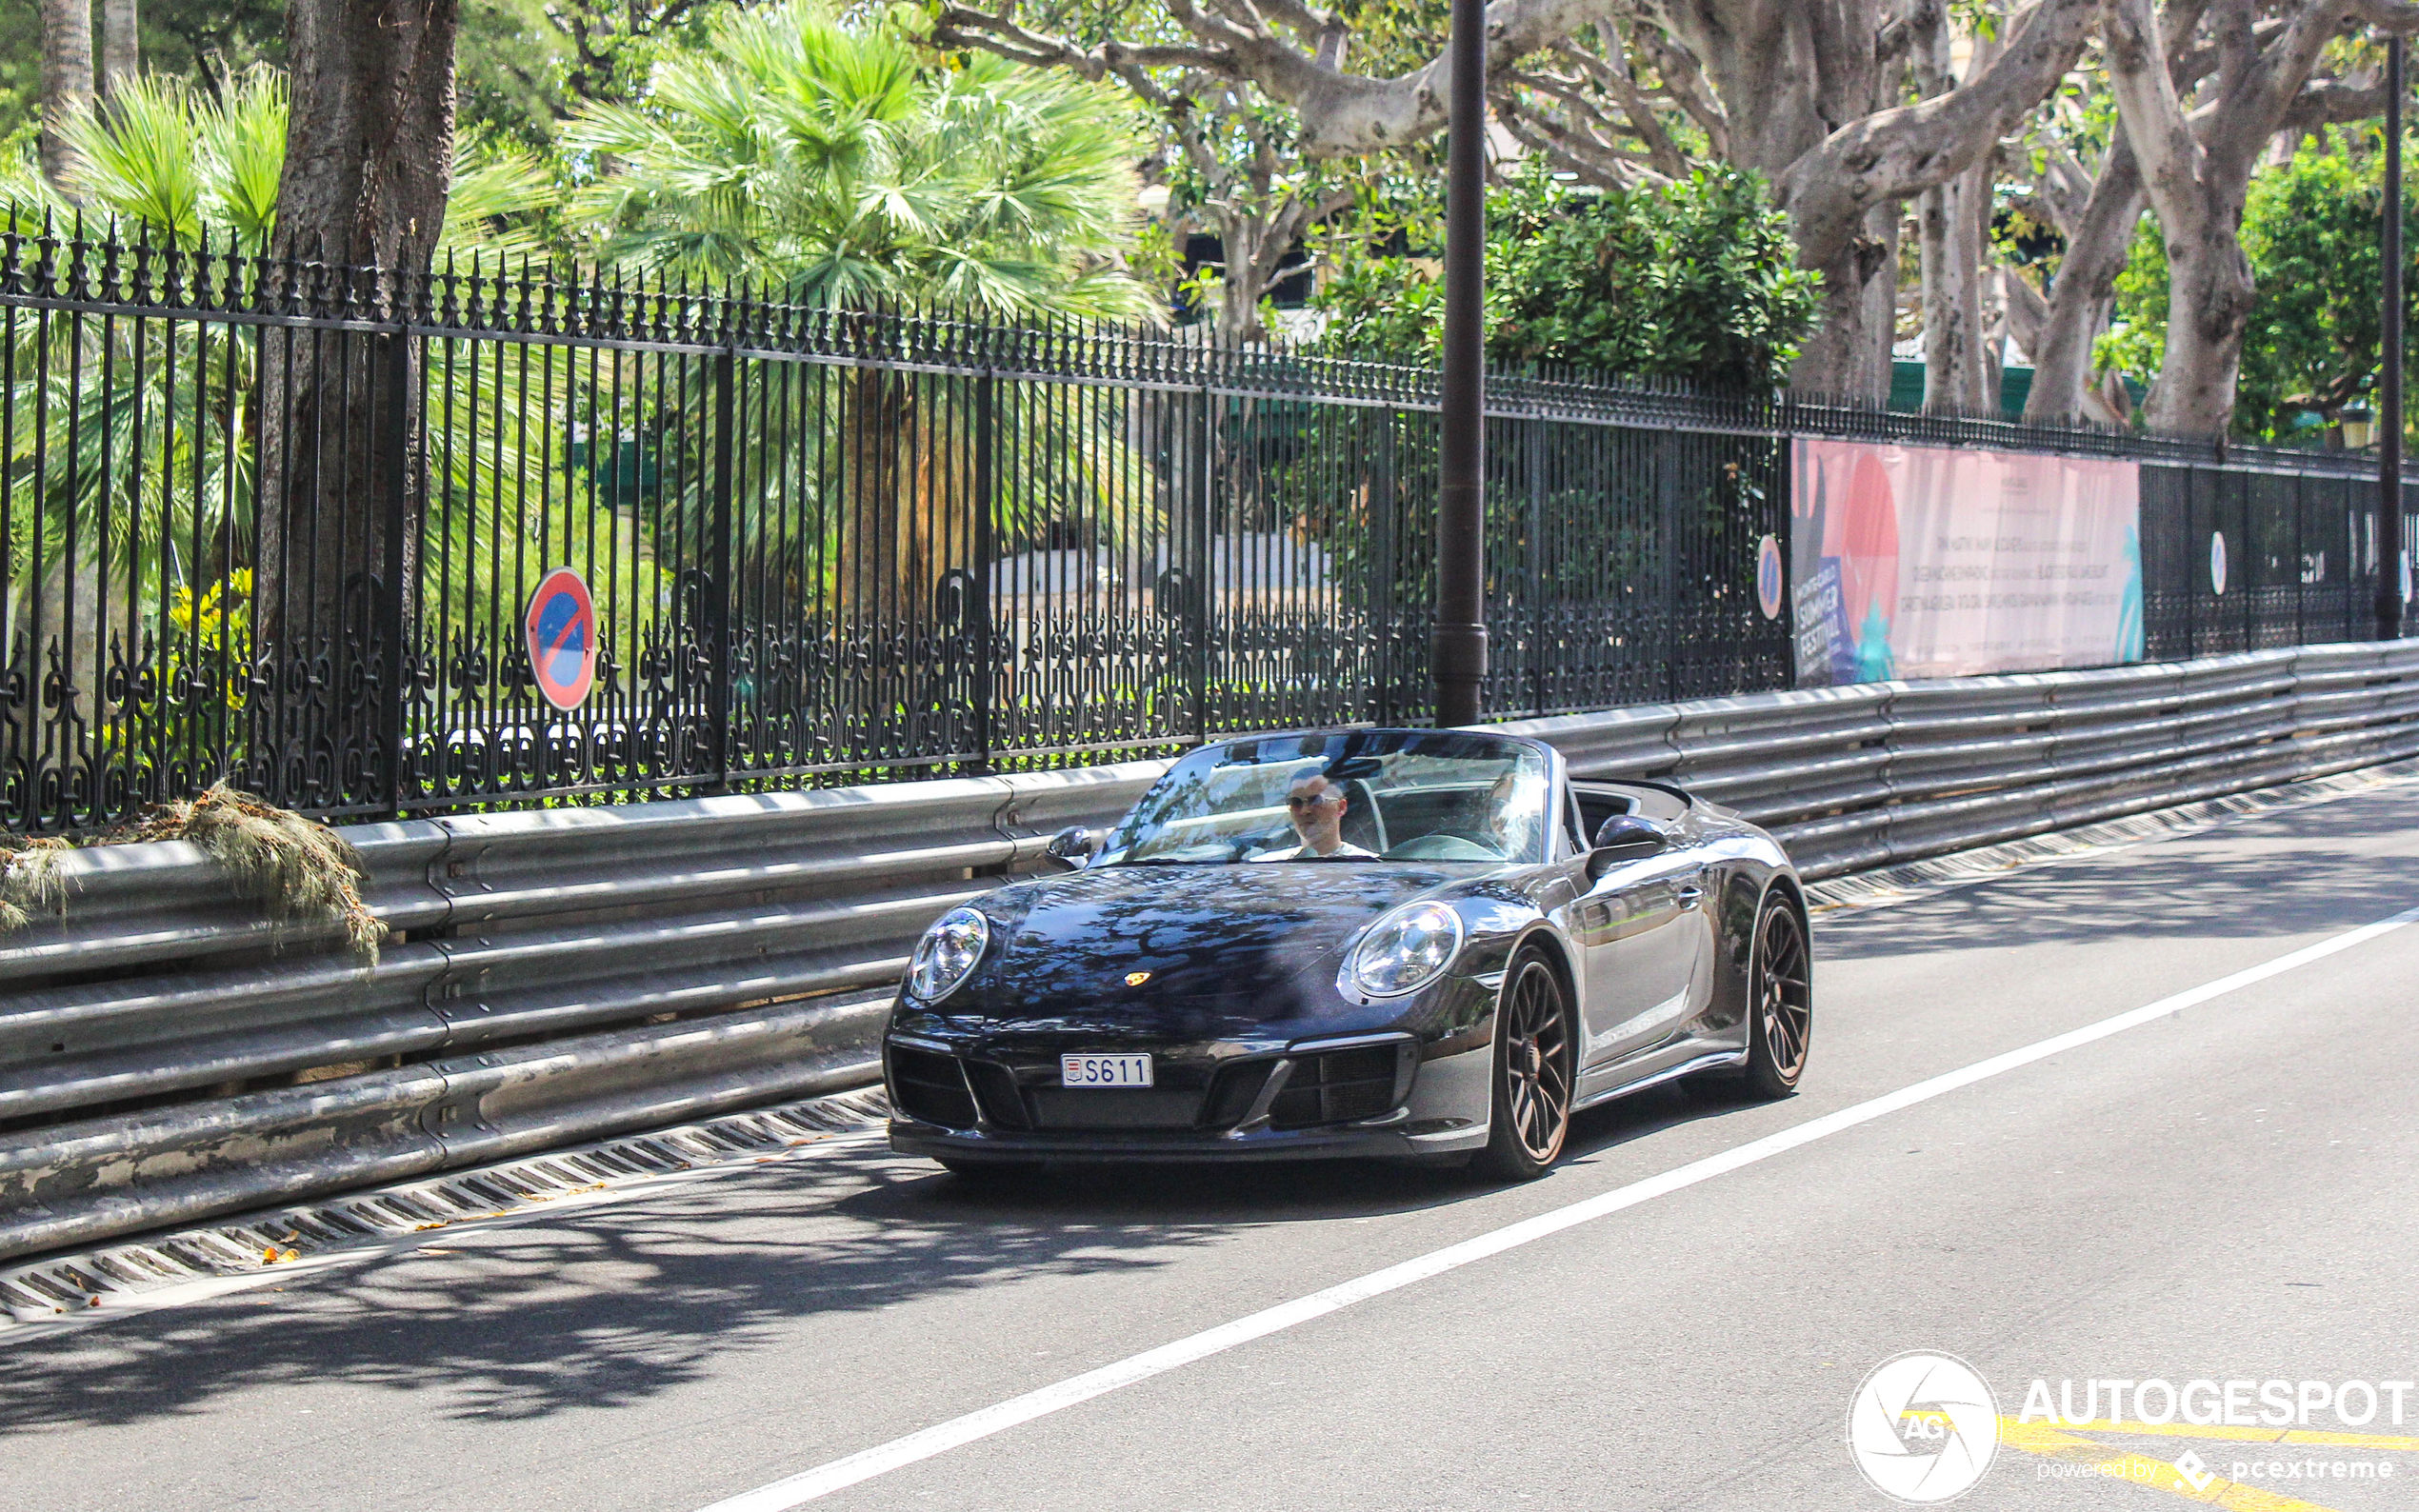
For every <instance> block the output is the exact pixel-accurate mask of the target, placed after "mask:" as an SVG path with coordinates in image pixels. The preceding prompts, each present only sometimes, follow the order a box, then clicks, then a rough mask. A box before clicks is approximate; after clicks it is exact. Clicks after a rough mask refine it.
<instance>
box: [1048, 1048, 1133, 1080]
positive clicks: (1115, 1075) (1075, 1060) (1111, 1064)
mask: <svg viewBox="0 0 2419 1512" xmlns="http://www.w3.org/2000/svg"><path fill="white" fill-rule="evenodd" d="M1058 1084H1059V1085H1061V1086H1149V1085H1150V1084H1151V1083H1150V1056H1147V1055H1062V1056H1060V1057H1059V1058H1058Z"/></svg>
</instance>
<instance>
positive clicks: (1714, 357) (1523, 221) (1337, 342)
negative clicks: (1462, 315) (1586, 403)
mask: <svg viewBox="0 0 2419 1512" xmlns="http://www.w3.org/2000/svg"><path fill="white" fill-rule="evenodd" d="M1488 223H1489V224H1488V247H1487V288H1488V300H1487V328H1488V334H1487V346H1488V351H1489V355H1490V356H1492V357H1494V358H1495V359H1496V360H1498V361H1500V362H1506V363H1513V364H1521V365H1528V366H1546V365H1551V366H1560V367H1569V368H1582V369H1586V370H1589V371H1594V372H1602V373H1618V374H1621V375H1624V376H1629V377H1679V378H1687V379H1689V380H1691V381H1693V382H1695V383H1697V384H1699V385H1701V386H1704V387H1706V388H1720V389H1741V388H1769V387H1771V386H1773V385H1775V384H1778V383H1780V382H1781V381H1782V380H1783V378H1784V377H1785V375H1786V374H1787V371H1788V368H1789V364H1790V362H1791V361H1793V360H1794V359H1795V357H1796V355H1797V350H1798V345H1799V343H1800V342H1802V341H1803V340H1804V339H1805V337H1806V335H1807V333H1808V332H1809V330H1811V329H1812V328H1813V324H1814V314H1815V304H1816V298H1817V288H1816V279H1815V275H1814V274H1812V273H1810V272H1808V271H1806V270H1804V269H1800V268H1798V267H1797V249H1796V246H1795V244H1794V243H1793V242H1792V241H1791V240H1790V238H1789V228H1788V219H1787V217H1786V216H1785V215H1783V214H1782V213H1781V212H1780V211H1778V210H1775V209H1771V208H1770V206H1769V204H1768V203H1767V200H1766V197H1765V192H1764V188H1763V185H1762V183H1761V182H1760V181H1759V180H1758V179H1756V178H1755V177H1754V175H1752V174H1749V173H1745V172H1742V171H1739V170H1737V169H1729V168H1721V167H1715V168H1709V169H1702V170H1700V171H1698V172H1696V173H1694V174H1692V175H1690V176H1689V178H1688V179H1686V180H1684V181H1682V182H1680V183H1676V184H1673V185H1670V186H1669V187H1668V188H1663V189H1637V190H1632V191H1628V192H1610V191H1598V190H1593V189H1578V188H1572V187H1568V186H1566V185H1564V184H1562V183H1560V182H1558V181H1556V180H1555V179H1553V178H1552V177H1551V176H1550V175H1549V174H1547V173H1545V172H1544V171H1542V169H1531V170H1529V171H1528V172H1525V173H1523V174H1522V175H1521V176H1520V177H1519V178H1517V179H1515V180H1514V181H1513V182H1512V183H1511V184H1509V185H1508V186H1505V187H1503V188H1501V189H1497V190H1496V191H1495V192H1494V193H1493V194H1491V195H1490V196H1489V202H1488ZM1434 267H1435V265H1434V264H1433V263H1431V262H1429V261H1427V260H1424V259H1414V258H1410V257H1407V256H1403V255H1400V254H1399V253H1398V254H1381V255H1378V256H1374V257H1369V258H1365V259H1362V260H1361V261H1359V262H1358V263H1357V264H1348V265H1347V266H1346V267H1345V268H1344V269H1342V270H1341V271H1340V272H1339V273H1338V275H1337V276H1336V277H1335V278H1334V279H1333V280H1331V281H1330V282H1329V286H1328V288H1327V289H1326V290H1325V291H1324V292H1323V294H1322V296H1321V299H1320V302H1319V303H1320V308H1322V309H1324V310H1325V311H1326V312H1327V315H1328V317H1329V327H1328V329H1327V332H1326V333H1325V335H1324V336H1323V337H1322V342H1323V344H1324V346H1325V347H1326V348H1327V349H1328V350H1330V351H1333V352H1337V353H1339V354H1345V355H1352V356H1364V357H1391V358H1394V359H1396V360H1403V359H1407V358H1410V357H1413V356H1421V357H1426V356H1429V355H1430V354H1432V353H1433V351H1434V349H1435V346H1436V342H1437V339H1438V332H1439V330H1440V328H1441V322H1442V319H1443V312H1444V296H1443V290H1442V287H1441V284H1439V283H1438V282H1437V281H1436V280H1435V278H1434V277H1433V276H1432V269H1434Z"/></svg>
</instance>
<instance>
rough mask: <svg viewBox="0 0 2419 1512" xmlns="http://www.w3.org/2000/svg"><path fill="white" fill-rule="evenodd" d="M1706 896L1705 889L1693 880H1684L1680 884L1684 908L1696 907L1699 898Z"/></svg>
mask: <svg viewBox="0 0 2419 1512" xmlns="http://www.w3.org/2000/svg"><path fill="white" fill-rule="evenodd" d="M1704 896H1705V889H1704V888H1703V887H1700V886H1698V885H1696V884H1695V883H1693V882H1684V883H1682V884H1681V885H1680V891H1679V899H1680V906H1681V907H1683V908H1693V907H1695V906H1696V905H1697V900H1699V899H1701V898H1703V897H1704Z"/></svg>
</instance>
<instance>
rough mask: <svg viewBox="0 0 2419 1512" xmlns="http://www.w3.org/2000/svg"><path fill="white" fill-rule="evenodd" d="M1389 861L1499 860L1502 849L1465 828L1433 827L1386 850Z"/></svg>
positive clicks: (1501, 857)
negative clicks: (1423, 833) (1425, 832)
mask: <svg viewBox="0 0 2419 1512" xmlns="http://www.w3.org/2000/svg"><path fill="white" fill-rule="evenodd" d="M1386 859H1387V860H1389V861H1501V860H1503V859H1504V853H1503V851H1502V850H1500V849H1498V848H1497V847H1496V846H1495V845H1494V843H1493V842H1492V841H1491V840H1486V839H1482V838H1480V837H1479V836H1477V835H1474V834H1472V833H1470V832H1469V830H1466V829H1432V830H1429V832H1428V833H1427V834H1425V835H1413V836H1412V837H1411V838H1410V839H1409V840H1406V841H1404V842H1402V843H1401V844H1399V845H1396V846H1389V848H1388V850H1387V852H1386Z"/></svg>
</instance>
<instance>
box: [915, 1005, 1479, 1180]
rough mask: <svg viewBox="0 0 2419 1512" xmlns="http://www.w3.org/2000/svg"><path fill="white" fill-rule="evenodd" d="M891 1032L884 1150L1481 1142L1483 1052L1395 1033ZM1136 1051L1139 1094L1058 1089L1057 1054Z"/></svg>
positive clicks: (1465, 1149) (1315, 1152) (1033, 1152)
mask: <svg viewBox="0 0 2419 1512" xmlns="http://www.w3.org/2000/svg"><path fill="white" fill-rule="evenodd" d="M1058 1038H1059V1037H1058V1036H1055V1035H1049V1036H1037V1035H1033V1034H1030V1033H1028V1034H1020V1035H1013V1036H999V1037H990V1036H985V1035H979V1034H978V1035H967V1036H957V1035H949V1036H935V1035H930V1034H925V1033H911V1034H901V1033H898V1032H895V1031H894V1032H893V1033H892V1034H891V1035H890V1036H888V1037H886V1040H885V1044H884V1055H883V1062H884V1071H885V1076H886V1081H887V1084H888V1085H889V1087H890V1098H891V1106H892V1109H893V1112H892V1119H891V1124H890V1144H891V1147H892V1148H894V1149H897V1150H899V1151H901V1152H903V1153H906V1154H910V1155H924V1156H935V1157H947V1158H949V1159H950V1160H969V1161H980V1160H1000V1161H1036V1160H1043V1161H1203V1160H1214V1161H1228V1160H1254V1159H1270V1160H1286V1159H1291V1160H1312V1159H1341V1158H1363V1159H1366V1158H1395V1159H1411V1160H1419V1159H1451V1158H1455V1157H1459V1156H1462V1155H1466V1154H1468V1153H1469V1151H1471V1150H1475V1149H1478V1148H1480V1147H1482V1146H1484V1145H1485V1144H1486V1143H1487V1132H1488V1131H1487V1113H1488V1107H1489V1092H1490V1086H1489V1071H1490V1070H1491V1069H1492V1056H1491V1054H1490V1053H1489V1046H1488V1045H1487V1044H1486V1043H1485V1042H1484V1041H1483V1040H1482V1041H1480V1042H1479V1043H1478V1044H1475V1045H1474V1046H1472V1047H1469V1048H1459V1047H1453V1048H1454V1049H1455V1051H1456V1053H1448V1054H1439V1053H1437V1052H1438V1051H1439V1050H1441V1049H1446V1048H1448V1047H1447V1046H1441V1045H1432V1044H1422V1043H1421V1042H1420V1041H1418V1040H1417V1039H1415V1038H1414V1037H1412V1036H1410V1035H1408V1034H1403V1033H1385V1034H1369V1035H1357V1036H1350V1037H1344V1038H1331V1039H1327V1040H1313V1041H1305V1042H1283V1041H1275V1042H1251V1043H1235V1042H1219V1043H1200V1042H1195V1043H1190V1044H1170V1043H1167V1042H1158V1043H1153V1044H1148V1045H1145V1044H1131V1043H1121V1044H1103V1043H1102V1037H1101V1036H1099V1035H1098V1034H1092V1033H1087V1034H1081V1035H1076V1036H1071V1037H1070V1038H1069V1039H1068V1040H1067V1043H1065V1044H1059V1043H1057V1041H1058ZM1112 1048H1113V1049H1119V1050H1127V1049H1144V1048H1147V1049H1149V1050H1150V1053H1151V1054H1152V1055H1153V1056H1154V1058H1155V1064H1156V1065H1157V1068H1158V1069H1157V1074H1158V1078H1159V1080H1158V1083H1157V1084H1156V1085H1155V1086H1154V1087H1153V1088H1152V1089H1151V1090H1150V1092H1135V1091H1129V1090H1097V1091H1090V1090H1088V1091H1069V1090H1067V1089H1062V1088H1060V1087H1058V1086H1057V1085H1056V1081H1057V1074H1056V1066H1057V1055H1058V1053H1059V1052H1061V1051H1070V1052H1071V1051H1077V1050H1083V1049H1093V1050H1101V1049H1112Z"/></svg>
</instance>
